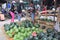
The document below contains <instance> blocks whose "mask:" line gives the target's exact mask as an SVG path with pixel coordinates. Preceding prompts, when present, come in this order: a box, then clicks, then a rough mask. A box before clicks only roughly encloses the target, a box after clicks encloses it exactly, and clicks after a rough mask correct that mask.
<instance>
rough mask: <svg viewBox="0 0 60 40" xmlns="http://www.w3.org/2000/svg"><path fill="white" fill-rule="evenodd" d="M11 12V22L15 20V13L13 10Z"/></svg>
mask: <svg viewBox="0 0 60 40" xmlns="http://www.w3.org/2000/svg"><path fill="white" fill-rule="evenodd" d="M10 14H11V17H12V18H11V22H14V13H13V12H12V11H10Z"/></svg>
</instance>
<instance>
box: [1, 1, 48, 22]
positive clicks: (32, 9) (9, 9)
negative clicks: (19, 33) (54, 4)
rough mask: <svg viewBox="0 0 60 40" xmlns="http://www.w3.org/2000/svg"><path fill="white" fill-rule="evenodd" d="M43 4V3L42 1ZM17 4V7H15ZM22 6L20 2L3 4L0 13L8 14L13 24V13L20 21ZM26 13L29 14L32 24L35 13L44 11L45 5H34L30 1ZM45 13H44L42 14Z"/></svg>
mask: <svg viewBox="0 0 60 40" xmlns="http://www.w3.org/2000/svg"><path fill="white" fill-rule="evenodd" d="M44 2H45V1H44ZM16 4H17V5H16ZM22 5H23V4H22V3H20V2H15V1H12V2H8V3H4V4H3V5H2V10H1V11H2V13H3V14H5V13H9V14H10V15H11V17H12V18H11V22H14V18H15V13H16V14H17V18H18V20H19V21H20V20H21V17H22V14H23V13H22V7H23V6H22ZM27 10H28V12H29V13H30V14H31V18H32V21H33V22H34V17H35V13H37V11H45V10H47V5H45V3H41V4H38V3H37V4H34V3H33V2H32V1H31V2H30V3H29V7H28V9H27ZM44 13H45V12H44Z"/></svg>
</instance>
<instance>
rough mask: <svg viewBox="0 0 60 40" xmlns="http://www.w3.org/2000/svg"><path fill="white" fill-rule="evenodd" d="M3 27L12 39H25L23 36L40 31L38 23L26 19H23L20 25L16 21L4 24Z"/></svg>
mask: <svg viewBox="0 0 60 40" xmlns="http://www.w3.org/2000/svg"><path fill="white" fill-rule="evenodd" d="M4 29H5V32H6V34H7V35H8V36H9V37H10V38H13V39H14V40H25V38H27V37H29V36H30V35H31V34H33V32H36V33H39V32H42V29H40V24H38V23H36V24H34V23H32V22H31V21H28V20H26V21H23V22H22V23H21V24H20V25H18V23H16V22H14V23H10V24H5V25H4Z"/></svg>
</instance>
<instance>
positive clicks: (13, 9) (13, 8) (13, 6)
mask: <svg viewBox="0 0 60 40" xmlns="http://www.w3.org/2000/svg"><path fill="white" fill-rule="evenodd" d="M15 3H16V2H15V1H12V4H11V9H10V15H11V17H12V18H11V22H14V17H15V16H14V11H15Z"/></svg>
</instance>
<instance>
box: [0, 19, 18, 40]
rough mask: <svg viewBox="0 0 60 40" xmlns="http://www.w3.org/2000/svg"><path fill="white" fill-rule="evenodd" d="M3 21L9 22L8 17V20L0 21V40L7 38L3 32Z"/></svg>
mask: <svg viewBox="0 0 60 40" xmlns="http://www.w3.org/2000/svg"><path fill="white" fill-rule="evenodd" d="M16 21H18V20H16V19H15V22H16ZM5 23H8V24H9V23H10V19H8V20H5V21H0V40H8V39H7V38H6V35H5V34H4V32H3V30H2V29H3V25H4V24H5Z"/></svg>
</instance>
